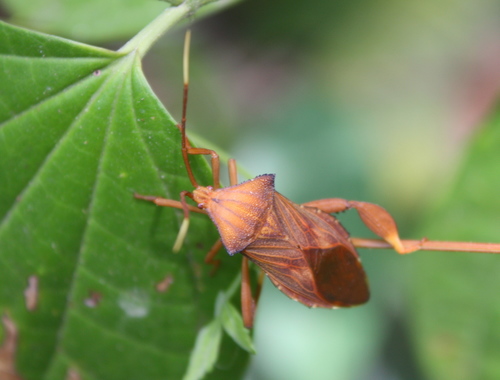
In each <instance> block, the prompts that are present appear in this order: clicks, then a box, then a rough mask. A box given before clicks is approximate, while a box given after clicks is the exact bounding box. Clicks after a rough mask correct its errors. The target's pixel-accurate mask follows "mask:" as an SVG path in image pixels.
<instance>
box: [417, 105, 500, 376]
mask: <svg viewBox="0 0 500 380" xmlns="http://www.w3.org/2000/svg"><path fill="white" fill-rule="evenodd" d="M499 147H500V108H498V109H497V111H496V113H495V114H494V115H493V116H492V117H491V119H490V120H489V121H488V122H487V123H486V124H485V125H484V128H482V129H481V130H480V131H479V133H478V134H477V135H476V136H475V138H474V139H473V142H472V145H471V147H470V150H469V152H468V154H467V156H466V160H465V162H464V164H463V167H462V169H461V172H460V173H459V175H458V178H457V180H456V182H455V184H454V185H453V187H452V188H451V190H450V192H449V193H448V194H447V196H446V197H445V198H444V200H443V201H442V202H441V204H440V205H438V206H437V207H436V208H435V209H434V210H433V212H432V213H431V214H430V215H429V217H428V218H427V220H426V223H425V225H426V229H425V230H424V231H423V234H424V236H427V237H429V238H430V239H436V240H437V239H441V240H458V241H477V242H500V233H499V231H500V217H499V215H500V197H499V189H500V170H499V166H498V163H499V162H500V149H499ZM413 258H414V262H413V263H412V267H413V269H414V272H415V273H414V274H415V276H414V277H415V284H414V292H413V294H412V296H411V297H410V299H411V306H412V307H411V316H412V319H413V324H412V330H413V335H414V337H415V341H416V343H417V350H418V354H419V356H420V358H421V361H422V363H423V364H424V368H425V370H426V371H427V374H428V376H429V378H431V379H458V380H460V379H464V380H465V379H485V380H488V379H491V380H493V379H499V378H500V361H499V360H498V347H499V344H500V304H499V302H498V295H499V294H500V281H499V279H500V257H499V255H494V254H491V255H489V254H472V253H438V252H431V253H418V254H415V255H414V256H413Z"/></svg>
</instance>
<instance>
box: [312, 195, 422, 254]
mask: <svg viewBox="0 0 500 380" xmlns="http://www.w3.org/2000/svg"><path fill="white" fill-rule="evenodd" d="M303 205H304V206H308V207H315V208H317V209H320V210H321V211H323V212H326V213H328V214H331V213H338V212H342V211H345V210H348V209H350V208H353V209H355V210H356V211H357V212H358V214H359V216H360V217H361V220H362V221H363V223H364V224H366V226H367V227H368V228H369V229H370V230H372V231H373V232H374V233H375V234H377V235H378V236H380V237H381V238H382V239H384V240H385V241H386V242H388V243H389V244H390V245H391V246H392V247H393V248H394V250H395V251H396V252H398V253H401V254H404V253H410V252H414V251H418V250H419V249H420V248H421V245H422V243H423V242H424V241H425V240H426V239H422V240H421V241H417V242H415V243H412V244H406V245H404V244H403V243H402V242H401V239H400V237H399V233H398V227H397V226H396V222H395V221H394V219H393V217H392V216H391V214H389V213H388V212H387V211H386V210H385V209H384V208H383V207H380V206H378V205H376V204H373V203H368V202H358V201H348V200H346V199H341V198H329V199H319V200H316V201H311V202H307V203H304V204H303Z"/></svg>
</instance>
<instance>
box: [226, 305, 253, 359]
mask: <svg viewBox="0 0 500 380" xmlns="http://www.w3.org/2000/svg"><path fill="white" fill-rule="evenodd" d="M220 320H221V322H222V327H224V330H225V331H226V332H227V333H228V335H229V336H230V337H231V338H233V340H234V341H235V342H236V343H238V345H239V346H240V347H241V348H243V349H244V350H245V351H248V352H250V353H251V354H255V347H254V345H253V342H252V338H251V337H250V333H249V331H248V329H246V328H245V327H244V325H243V319H242V318H241V314H240V313H239V312H238V311H237V310H236V308H235V307H234V306H233V305H232V304H230V303H229V302H225V303H224V305H223V306H222V310H221V315H220Z"/></svg>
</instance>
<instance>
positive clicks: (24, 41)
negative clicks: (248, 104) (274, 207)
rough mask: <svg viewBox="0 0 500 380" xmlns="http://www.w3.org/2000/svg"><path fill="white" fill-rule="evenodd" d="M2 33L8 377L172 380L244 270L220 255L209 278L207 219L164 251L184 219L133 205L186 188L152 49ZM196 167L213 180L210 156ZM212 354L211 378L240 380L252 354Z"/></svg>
mask: <svg viewBox="0 0 500 380" xmlns="http://www.w3.org/2000/svg"><path fill="white" fill-rule="evenodd" d="M0 36H1V39H2V44H1V45H0V83H2V91H1V92H0V184H1V191H0V281H1V283H0V313H3V312H8V313H9V315H10V316H11V318H12V320H13V322H14V324H15V325H16V326H17V329H18V332H19V343H18V347H17V348H16V355H15V357H16V368H17V369H18V372H19V373H20V374H21V375H22V377H23V379H25V380H30V379H50V380H58V379H65V378H67V374H68V373H69V372H73V373H75V372H76V373H78V374H79V375H80V376H81V378H82V379H103V380H113V379H139V378H144V379H152V380H154V379H166V378H169V379H170V378H172V379H173V378H181V377H182V375H183V374H184V372H185V370H186V367H187V364H188V360H189V355H190V352H191V350H192V347H193V345H194V342H195V339H196V334H197V331H198V330H199V328H200V327H201V326H203V325H206V324H207V322H208V321H210V320H211V319H212V316H213V312H214V307H213V305H214V302H215V298H216V295H217V292H218V291H219V290H220V289H225V288H227V286H228V284H229V283H230V282H231V280H232V279H233V278H234V275H235V273H237V271H238V268H239V265H240V263H239V260H235V259H231V258H228V257H227V258H225V260H223V263H222V265H221V267H220V268H219V270H218V272H217V274H216V275H215V276H213V277H212V276H210V270H211V268H210V267H208V266H207V265H204V264H203V258H204V255H205V253H206V252H207V251H208V249H209V248H210V246H211V245H212V244H213V242H214V241H215V240H216V239H217V233H216V230H215V228H214V226H213V225H212V223H211V222H210V220H209V219H208V218H207V217H206V216H204V215H193V216H192V218H191V226H190V231H189V232H188V236H187V241H186V243H185V245H184V247H183V248H182V250H181V252H180V253H179V254H173V253H172V252H171V247H172V245H173V242H174V240H175V237H176V235H177V231H178V229H179V224H180V221H181V220H182V212H179V210H173V209H169V208H159V207H157V206H155V205H154V204H152V203H149V202H145V201H140V200H137V199H135V198H134V197H133V194H134V192H138V193H141V194H148V195H160V196H165V197H168V198H173V199H177V198H178V194H179V192H180V191H182V190H191V189H192V186H191V184H190V182H189V180H188V178H187V176H186V173H185V169H184V164H183V162H182V157H181V153H180V138H179V133H178V130H177V128H176V126H175V122H174V120H173V119H172V117H171V116H170V115H169V113H168V112H167V111H166V110H165V109H164V107H163V106H162V105H161V104H160V102H159V101H158V99H157V98H156V97H155V95H154V94H153V93H152V91H151V89H150V87H149V85H148V83H147V81H146V79H145V78H144V76H143V74H142V71H141V66H140V57H141V56H142V54H143V53H144V51H145V50H146V49H145V48H144V46H145V45H146V44H147V43H150V42H151V41H149V42H148V41H146V40H144V42H143V45H137V46H138V49H133V48H130V49H128V50H126V51H123V52H122V53H116V52H112V51H108V50H104V49H98V48H95V47H91V46H87V45H82V44H78V43H74V42H71V41H68V40H64V39H60V38H56V37H52V36H48V35H44V34H40V33H34V32H30V31H26V30H23V29H20V28H17V27H13V26H10V25H7V24H4V23H0ZM137 41H139V40H137ZM128 46H129V47H130V46H131V45H128ZM173 59H181V57H174V58H173ZM179 75H181V73H179ZM179 96H181V89H179ZM192 163H193V165H194V167H195V175H196V176H197V178H198V180H199V181H200V182H201V183H207V184H209V183H210V182H211V176H210V173H209V170H208V165H207V164H206V161H205V160H204V159H202V158H201V157H193V159H192ZM31 276H36V278H37V279H38V289H37V291H36V289H35V294H36V295H37V307H36V308H35V309H34V310H28V309H27V307H26V304H25V299H24V297H23V294H24V292H25V290H26V288H27V286H28V279H29V278H30V277H31ZM167 280H168V281H167ZM161 282H164V283H167V284H169V285H168V286H167V287H166V288H167V289H166V290H157V285H158V284H159V283H161ZM30 309H31V307H30ZM221 350H222V351H221V358H220V361H222V362H223V365H220V366H217V367H216V369H215V370H214V372H213V373H214V376H219V378H222V377H227V378H237V377H238V376H239V375H240V374H241V372H242V371H243V370H244V364H245V363H246V361H247V358H248V355H245V354H243V351H242V350H240V349H239V348H238V347H237V346H236V345H235V344H234V343H231V342H229V344H223V345H222V349H221ZM234 353H237V355H234ZM229 356H230V357H231V361H230V362H228V359H227V358H228V357H229Z"/></svg>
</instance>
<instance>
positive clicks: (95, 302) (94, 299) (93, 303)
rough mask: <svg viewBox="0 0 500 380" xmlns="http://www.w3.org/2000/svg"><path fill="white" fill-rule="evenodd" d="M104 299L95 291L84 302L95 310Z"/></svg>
mask: <svg viewBox="0 0 500 380" xmlns="http://www.w3.org/2000/svg"><path fill="white" fill-rule="evenodd" d="M101 299H102V294H101V293H99V292H96V291H93V290H90V291H89V296H88V297H87V298H85V300H84V301H83V302H84V303H85V306H87V307H90V308H94V307H97V306H99V303H100V302H101Z"/></svg>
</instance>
